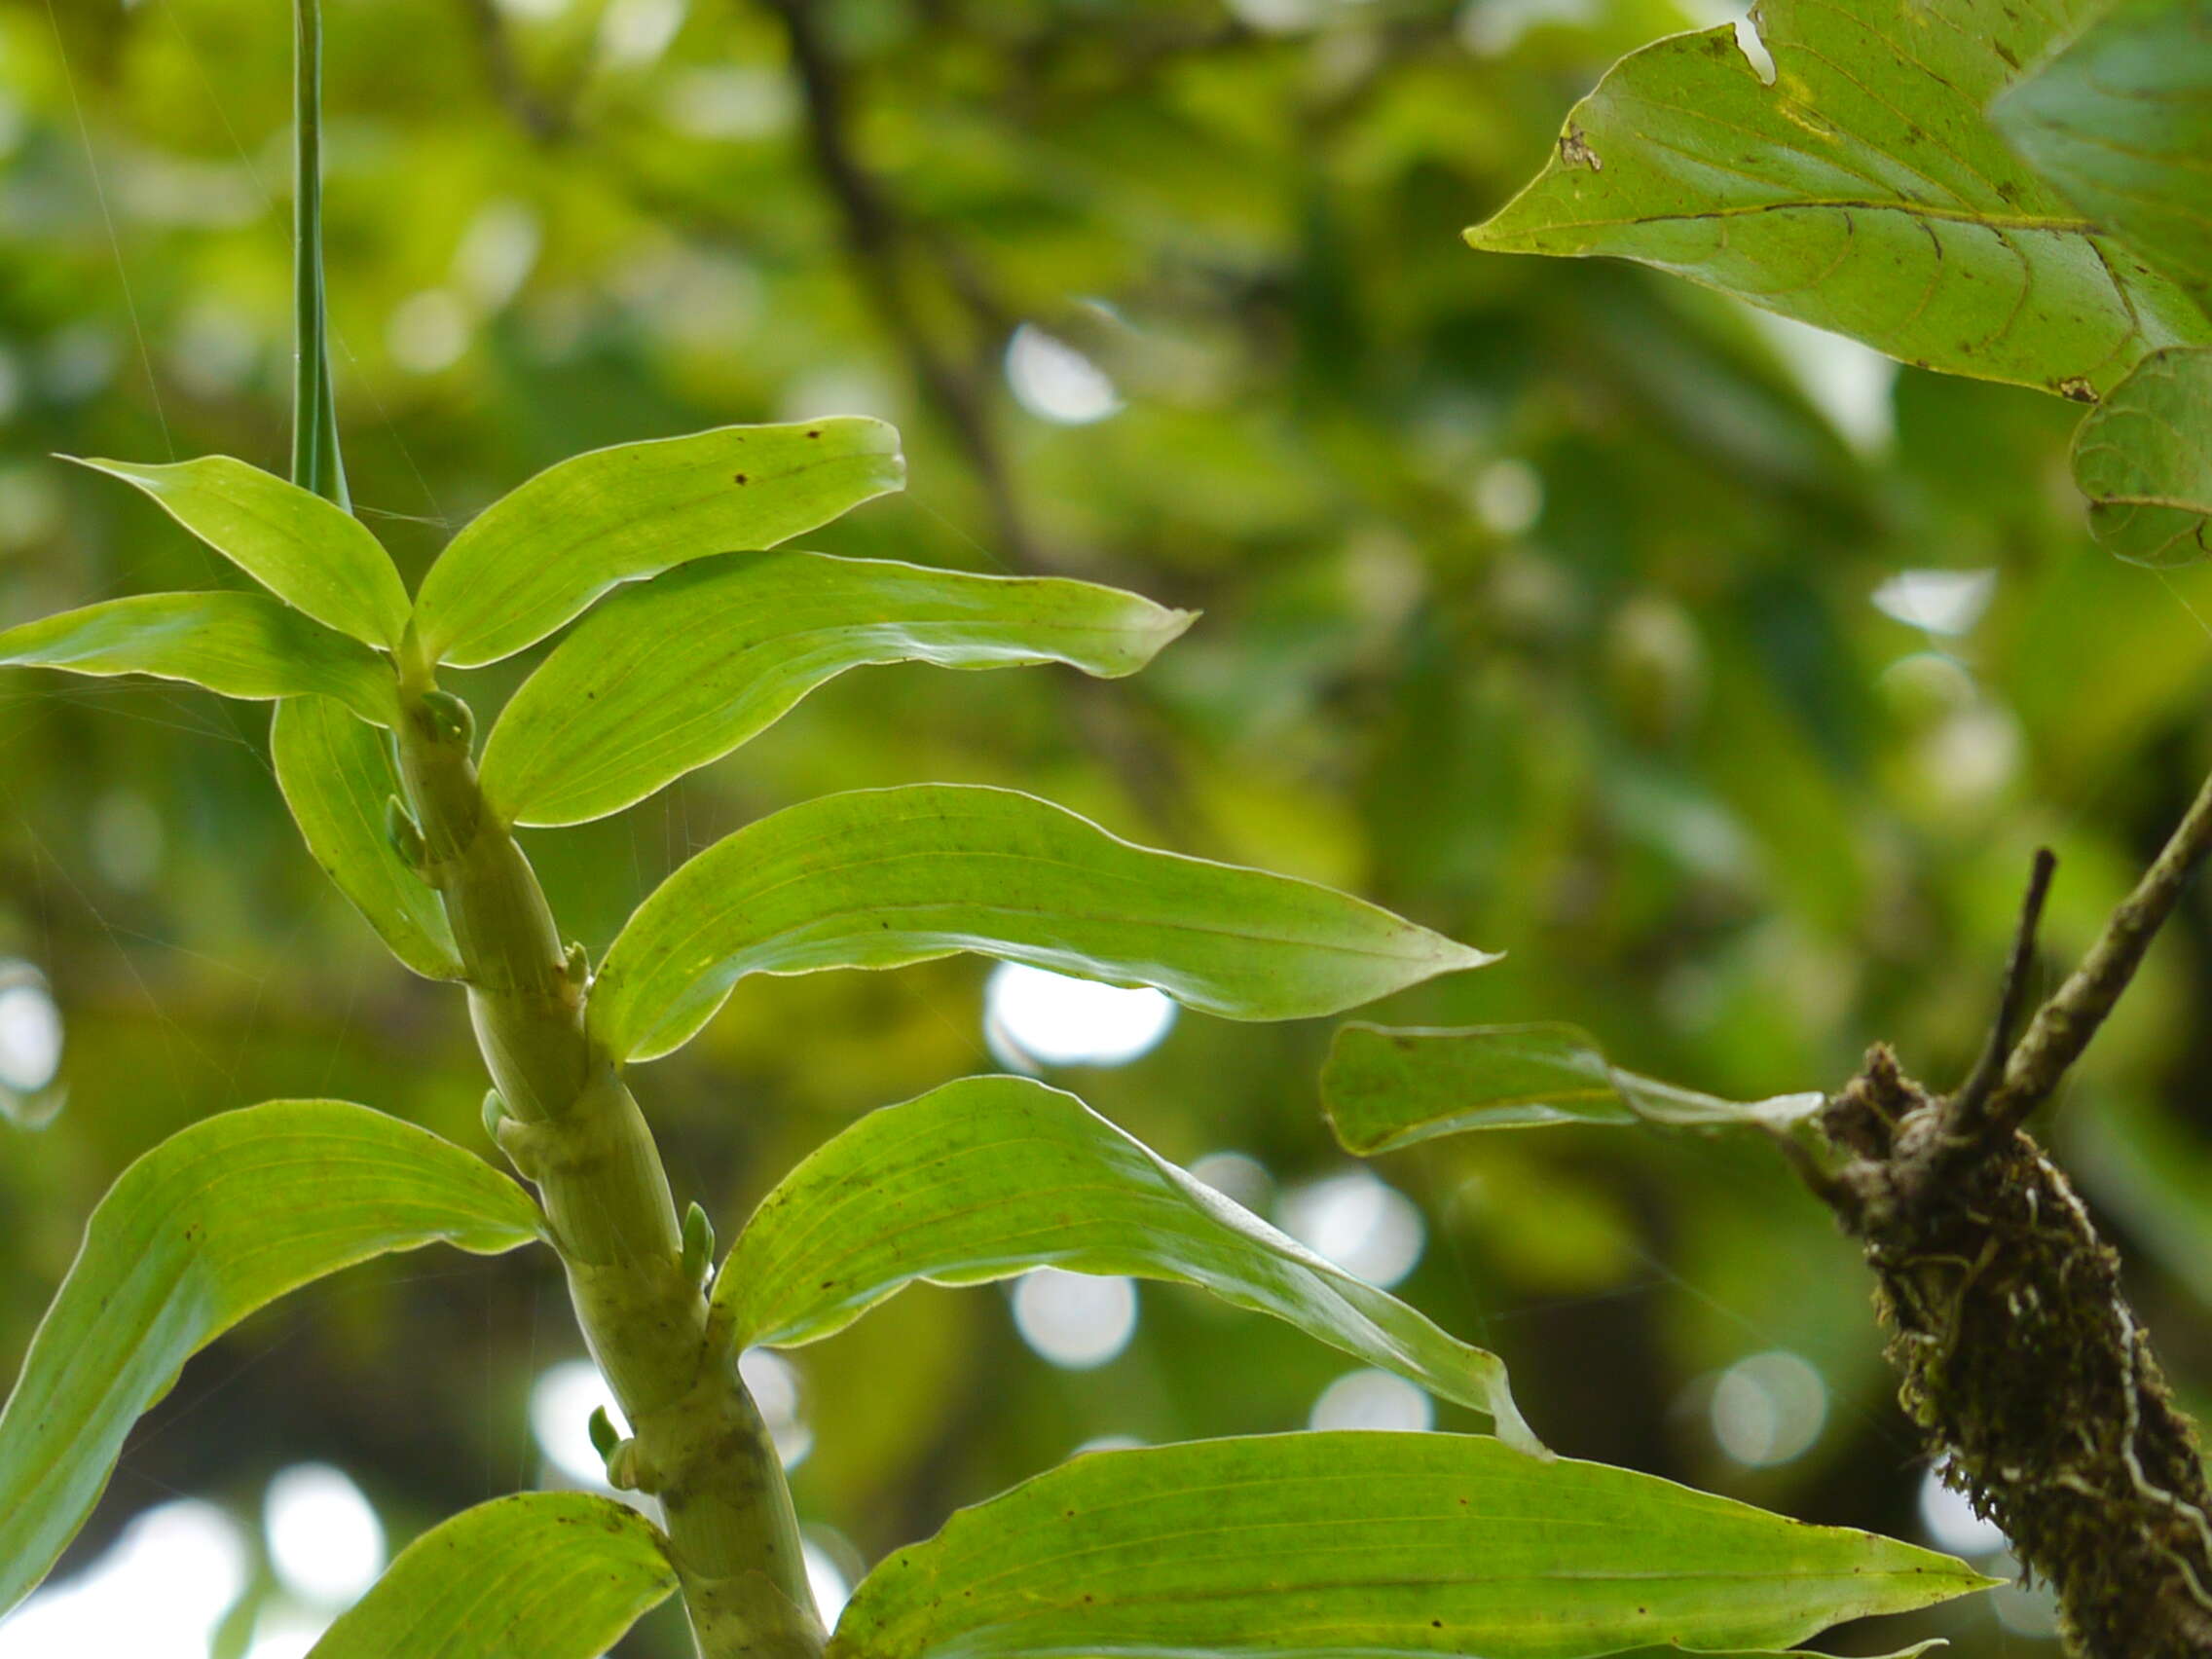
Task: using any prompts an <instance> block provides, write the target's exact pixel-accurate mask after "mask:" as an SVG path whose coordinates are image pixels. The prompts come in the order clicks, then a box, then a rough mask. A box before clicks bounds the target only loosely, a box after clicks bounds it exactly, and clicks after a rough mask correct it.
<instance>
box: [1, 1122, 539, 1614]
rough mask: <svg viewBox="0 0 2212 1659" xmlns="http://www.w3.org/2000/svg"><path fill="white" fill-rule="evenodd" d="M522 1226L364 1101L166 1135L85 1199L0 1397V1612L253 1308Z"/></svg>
mask: <svg viewBox="0 0 2212 1659" xmlns="http://www.w3.org/2000/svg"><path fill="white" fill-rule="evenodd" d="M538 1235H539V1223H538V1215H537V1210H536V1207H535V1205H534V1204H533V1203H532V1202H531V1200H530V1198H529V1197H528V1196H527V1195H526V1194H525V1193H524V1192H523V1190H522V1189H521V1188H520V1187H518V1186H517V1185H516V1184H515V1183H514V1182H513V1181H510V1180H509V1179H507V1178H506V1177H505V1176H504V1175H501V1174H500V1173H499V1172H498V1170H496V1169H494V1168H493V1167H492V1166H491V1165H490V1164H488V1163H486V1162H485V1161H483V1160H482V1159H479V1158H475V1157H472V1156H470V1155H469V1154H468V1153H465V1152H463V1151H461V1148H459V1147H457V1146H453V1145H451V1144H450V1143H448V1142H446V1141H442V1140H440V1139H438V1137H437V1136H435V1135H433V1134H430V1133H428V1132H427V1131H426V1130H424V1129H419V1128H416V1127H415V1126H414V1125H413V1124H404V1123H401V1122H400V1121H399V1120H398V1119H396V1118H389V1117H387V1116H385V1115H384V1114H383V1113H381V1112H372V1111H370V1110H369V1109H368V1108H367V1107H366V1106H350V1105H348V1104H346V1103H345V1102H343V1101H337V1100H278V1101H272V1102H270V1103H269V1104H267V1105H262V1106H252V1107H248V1108H246V1109H245V1110H243V1111H239V1112H227V1113H224V1114H223V1115H222V1116H220V1117H216V1118H209V1119H207V1120H205V1121H204V1122H202V1123H198V1124H193V1125H192V1127H190V1128H188V1129H185V1130H183V1131H181V1132H180V1133H178V1134H175V1135H172V1136H170V1137H169V1138H168V1139H167V1140H166V1141H164V1142H163V1143H162V1144H161V1145H160V1146H158V1147H156V1148H155V1149H154V1150H153V1151H151V1152H149V1153H147V1154H146V1155H145V1156H144V1157H143V1158H141V1159H139V1160H138V1161H137V1162H135V1163H133V1164H131V1165H130V1167H129V1169H126V1170H125V1171H124V1172H123V1174H122V1176H121V1177H120V1178H119V1179H118V1180H117V1181H116V1183H115V1185H114V1186H113V1187H111V1188H109V1189H108V1194H107V1197H105V1198H102V1199H101V1200H100V1202H99V1206H98V1208H96V1209H94V1210H93V1211H92V1222H91V1225H90V1226H89V1227H88V1228H87V1229H86V1233H85V1242H84V1247H83V1248H82V1249H81V1250H79V1252H78V1254H77V1260H76V1263H75V1265H73V1266H72V1267H71V1268H70V1270H69V1275H68V1277H67V1278H65V1279H64V1280H63V1281H62V1284H61V1289H60V1292H59V1293H58V1294H57V1295H56V1296H55V1299H54V1304H53V1306H52V1307H51V1308H49V1309H47V1313H46V1317H45V1319H44V1320H43V1321H41V1323H40V1325H39V1328H38V1331H37V1333H36V1334H35V1335H34V1336H33V1337H32V1338H31V1346H30V1351H29V1353H28V1354H26V1355H25V1356H24V1359H23V1369H22V1374H21V1376H20V1377H19V1378H18V1380H17V1382H16V1387H15V1391H14V1392H13V1393H12V1394H10V1395H9V1397H8V1403H7V1405H6V1407H5V1408H4V1409H0V1612H4V1611H5V1610H6V1609H7V1608H9V1607H12V1606H14V1605H15V1604H16V1603H18V1601H20V1600H21V1599H22V1598H23V1596H24V1595H25V1594H26V1593H28V1592H29V1591H30V1589H31V1588H32V1587H33V1586H34V1585H36V1584H37V1583H38V1581H39V1580H40V1579H41V1578H43V1577H44V1576H45V1575H46V1572H47V1569H48V1568H49V1567H52V1566H53V1565H54V1562H55V1557H57V1556H58V1555H60V1553H61V1550H62V1547H63V1546H64V1545H65V1544H67V1543H68V1542H69V1540H70V1539H71V1538H72V1537H74V1536H75V1535H76V1532H77V1529H78V1528H80V1527H82V1526H83V1525H84V1523H85V1518H86V1517H87V1516H88V1515H90V1514H91V1513H92V1505H93V1504H94V1503H95V1502H96V1501H97V1500H98V1498H99V1494H100V1492H101V1489H102V1488H104V1487H105V1486H106V1485H107V1478H108V1474H109V1471H110V1470H112V1469H113V1468H114V1467H115V1460H116V1457H117V1456H118V1455H119V1454H120V1453H121V1452H122V1450H123V1442H124V1437H125V1436H126V1435H127V1434H129V1430H130V1425H131V1424H132V1423H133V1422H134V1421H136V1420H137V1419H138V1417H139V1415H140V1414H141V1413H143V1412H144V1411H145V1410H146V1409H147V1408H148V1407H149V1406H151V1405H153V1404H154V1402H155V1401H157V1400H159V1399H160V1398H161V1397H162V1396H163V1395H164V1394H166V1393H167V1392H168V1390H169V1386H170V1384H171V1383H174V1382H175V1381H176V1376H177V1372H178V1370H179V1369H180V1368H181V1367H182V1366H183V1364H184V1362H185V1361H186V1360H187V1359H189V1358H191V1357H192V1356H193V1355H194V1354H195V1353H197V1352H199V1351H200V1349H202V1348H203V1347H204V1346H207V1344H208V1343H210V1342H212V1341H213V1340H214V1339H215V1338H216V1337H218V1336H220V1335H222V1333H223V1332H225V1331H227V1330H229V1329H230V1328H231V1327H232V1326H233V1325H235V1324H237V1323H238V1322H239V1321H240V1319H242V1318H244V1317H245V1316H246V1315H247V1314H248V1313H251V1312H252V1311H253V1310H254V1309H257V1308H260V1307H262V1306H264V1305H265V1304H267V1303H270V1302H273V1301H275V1300H276V1298H277V1297H279V1296H281V1295H283V1294H284V1293H285V1292H286V1291H289V1290H294V1289H297V1288H298V1287H299V1286H301V1285H303V1284H306V1283H308V1282H310V1281H311V1280H313V1279H317V1278H320V1277H322V1276H323V1275H324V1274H326V1273H332V1272H337V1271H338V1270H339V1269H340V1268H344V1267H350V1266H351V1265H352V1264H353V1263H355V1262H362V1261H366V1260H367V1259H368V1258H369V1257H371V1256H380V1255H384V1254H386V1253H387V1252H389V1251H393V1250H412V1249H416V1248H418V1247H420V1246H421V1245H424V1244H432V1243H437V1242H440V1241H443V1242H445V1243H449V1244H453V1245H457V1246H459V1247H460V1248H461V1249H463V1250H468V1251H473V1252H475V1253H477V1254H479V1255H484V1254H491V1253H495V1252H498V1251H501V1250H511V1249H513V1248H514V1247H515V1246H516V1245H518V1244H524V1243H528V1242H529V1241H530V1240H531V1239H533V1238H535V1237H537V1236H538Z"/></svg>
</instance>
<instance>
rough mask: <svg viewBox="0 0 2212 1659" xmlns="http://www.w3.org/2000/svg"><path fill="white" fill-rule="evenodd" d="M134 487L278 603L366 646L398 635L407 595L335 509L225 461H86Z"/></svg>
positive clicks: (362, 530) (365, 538) (380, 550)
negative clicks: (294, 608)
mask: <svg viewBox="0 0 2212 1659" xmlns="http://www.w3.org/2000/svg"><path fill="white" fill-rule="evenodd" d="M84 464H85V465H87V466H90V467H92V468H93V469H94V470H95V471H99V472H105V473H107V474H108V475H109V476H111V477H115V478H120V479H122V480H123V481H124V482H125V483H127V484H135V485H136V486H137V487H138V488H139V489H141V490H143V491H145V492H146V494H147V495H149V496H151V497H153V498H154V499H155V500H157V501H159V502H160V503H161V504H162V506H163V508H164V509H165V510H166V512H167V513H168V515H169V516H170V517H171V518H173V519H175V520H176V521H177V523H179V524H181V525H183V526H184V528H185V529H187V530H189V531H190V532H192V534H193V535H197V536H199V537H200V539H201V540H203V541H204V542H206V543H207V545H208V546H210V547H212V548H213V549H214V550H215V551H216V552H218V553H220V554H222V555H223V557H224V558H226V559H229V560H230V561H231V562H232V563H234V564H236V565H237V566H238V567H239V569H240V570H241V571H245V572H246V574H248V575H250V576H251V577H253V578H254V580H256V581H258V582H260V583H261V584H262V586H264V587H266V588H267V589H269V591H270V592H271V593H273V594H275V595H276V597H277V598H278V599H281V600H283V601H284V602H285V603H286V604H287V605H292V606H296V607H298V608H300V609H302V610H304V611H306V612H307V613H308V614H309V615H310V616H313V618H314V619H315V620H316V621H318V622H326V623H328V624H329V625H330V626H331V627H333V628H336V629H337V630H339V631H340V632H341V633H345V634H350V635H352V636H353V638H355V639H356V640H361V641H365V642H366V643H368V644H369V645H386V646H396V645H398V644H399V641H400V637H401V636H402V635H403V634H404V633H405V632H406V630H407V608H408V607H407V589H406V588H405V587H404V586H402V585H401V583H400V580H399V572H398V571H396V570H394V569H393V568H392V563H391V558H390V556H389V555H388V554H387V553H386V552H385V550H384V546H383V544H382V543H380V542H379V541H378V540H377V538H376V537H375V536H373V535H370V534H369V531H368V527H367V526H366V525H364V524H362V523H361V521H360V520H359V519H357V518H355V517H354V516H353V515H352V514H351V513H350V512H347V511H346V510H345V509H344V508H343V507H340V506H337V505H334V504H333V503H331V502H329V501H326V500H324V499H323V498H321V497H320V496H317V495H315V494H313V492H312V491H308V490H303V489H301V488H300V487H299V486H298V485H296V484H290V483H287V482H286V481H285V480H283V479H281V478H278V477H277V476H276V475H275V474H274V473H269V472H264V471H262V470H261V468H260V467H258V466H248V465H247V464H246V463H245V462H244V461H233V460H232V459H231V458H230V457H229V456H227V455H211V456H204V457H203V458H201V459H200V460H198V461H177V462H175V463H173V464H171V465H167V466H149V465H142V464H140V463H138V462H135V461H86V462H84Z"/></svg>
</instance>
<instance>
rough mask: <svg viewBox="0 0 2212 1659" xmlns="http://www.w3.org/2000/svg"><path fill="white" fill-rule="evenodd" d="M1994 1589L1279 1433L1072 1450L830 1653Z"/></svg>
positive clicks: (1281, 1642) (1239, 1650)
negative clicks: (1083, 1451)
mask: <svg viewBox="0 0 2212 1659" xmlns="http://www.w3.org/2000/svg"><path fill="white" fill-rule="evenodd" d="M1992 1582H1994V1581H1993V1580H1991V1579H1987V1578H1984V1577H1983V1576H1982V1575H1981V1574H1979V1573H1977V1572H1975V1571H1974V1570H1973V1569H1972V1567H1968V1566H1967V1565H1966V1564H1965V1563H1964V1562H1959V1561H1954V1560H1952V1559H1951V1558H1950V1557H1948V1556H1940V1555H1936V1554H1935V1553H1933V1552H1931V1551H1928V1550H1923V1549H1917V1548H1915V1547H1914V1546H1913V1545H1911V1544H1905V1543H1899V1542H1897V1541H1896V1540H1894V1539H1890V1538H1881V1537H1877V1536H1875V1535H1874V1534H1873V1533H1871V1532H1862V1531H1854V1530H1844V1529H1841V1528H1835V1527H1808V1526H1804V1525H1802V1524H1800V1523H1797V1522H1794V1521H1790V1520H1788V1519H1787V1518H1785V1517H1783V1516H1780V1515H1771V1514H1768V1513H1767V1512H1766V1511H1764V1510H1759V1509H1753V1508H1751V1506H1750V1505H1749V1504H1743V1503H1737V1502H1734V1501H1733V1500H1731V1499H1728V1498H1724V1497H1714V1496H1711V1495H1709V1494H1707V1493H1699V1492H1692V1491H1691V1490H1689V1489H1688V1488H1687V1487H1679V1486H1677V1485H1675V1484H1674V1483H1673V1482H1671V1481H1663V1480H1659V1479H1656V1478H1655V1477H1653V1476H1650V1475H1641V1474H1637V1473H1635V1472H1634V1471H1632V1470H1628V1469H1615V1468H1608V1467H1606V1466H1605V1465H1604V1464H1600V1463H1583V1462H1573V1461H1567V1460H1559V1461H1553V1462H1542V1461H1539V1460H1537V1459H1536V1458H1533V1457H1524V1456H1520V1455H1519V1454H1518V1453H1515V1452H1513V1451H1511V1450H1509V1449H1508V1448H1506V1447H1505V1446H1504V1445H1503V1444H1502V1443H1500V1442H1498V1441H1495V1440H1491V1439H1487V1438H1478V1437H1472V1436H1462V1435H1449V1434H1379V1433H1357V1432H1354V1433H1330V1434H1285V1435H1274V1436H1270V1437H1264V1438H1259V1439H1247V1440H1203V1441H1197V1442H1193V1443H1190V1444H1186V1445H1179V1446H1160V1447H1148V1448H1145V1449H1143V1450H1139V1451H1130V1452H1097V1453H1092V1454H1090V1455H1088V1456H1081V1457H1077V1458H1076V1459H1075V1460H1074V1461H1072V1462H1069V1463H1066V1464H1063V1465H1062V1466H1061V1467H1059V1468H1057V1469H1054V1470H1052V1471H1051V1473H1050V1474H1046V1475H1041V1476H1039V1477H1038V1478H1037V1479H1035V1480H1032V1481H1028V1482H1025V1483H1024V1484H1023V1485H1021V1486H1018V1487H1015V1488H1014V1490H1013V1491H1012V1492H1009V1493H1006V1494H1004V1495H1003V1496H1000V1497H996V1498H993V1499H991V1500H990V1501H989V1502H987V1503H983V1504H979V1505H977V1507H975V1508H973V1509H964V1510H961V1511H960V1512H959V1513H957V1514H955V1515H954V1516H953V1517H952V1519H951V1520H950V1521H948V1522H947V1523H946V1524H945V1527H944V1530H942V1531H940V1532H939V1533H938V1535H937V1536H936V1537H934V1538H932V1539H930V1540H928V1541H927V1542H925V1543H919V1544H913V1545H909V1546H908V1547H906V1548H904V1549H902V1550H898V1551H895V1552H894V1553H893V1554H892V1555H891V1556H890V1557H889V1558H887V1559H886V1560H885V1561H884V1562H883V1563H882V1564H881V1565H879V1566H878V1567H876V1569H875V1570H874V1571H873V1572H871V1573H870V1574H868V1576H867V1578H866V1580H865V1581H864V1582H863V1583H862V1584H861V1586H860V1588H859V1589H858V1590H857V1591H856V1592H855V1593H854V1595H853V1599H852V1601H851V1602H850V1603H849V1604H847V1606H846V1608H845V1611H844V1615H843V1616H842V1617H841V1618H840V1619H839V1620H838V1622H837V1631H836V1635H835V1637H834V1638H833V1639H832V1641H831V1642H830V1659H953V1656H955V1655H957V1656H958V1659H1020V1656H1028V1655H1037V1656H1040V1659H1042V1656H1043V1655H1048V1654H1052V1655H1066V1654H1095V1653H1111V1654H1115V1655H1119V1656H1121V1659H1170V1656H1172V1659H1215V1656H1220V1659H1229V1656H1232V1655H1239V1654H1254V1655H1258V1654H1270V1655H1309V1656H1311V1659H1324V1656H1326V1659H1343V1656H1344V1655H1346V1654H1359V1655H1362V1656H1364V1659H1395V1656H1399V1655H1403V1656H1406V1659H1413V1656H1416V1655H1428V1654H1457V1655H1479V1656H1480V1659H1583V1656H1594V1655H1600V1654H1622V1653H1629V1652H1634V1651H1635V1650H1638V1649H1659V1650H1666V1649H1669V1648H1679V1647H1688V1648H1693V1649H1694V1648H1705V1649H1721V1650H1726V1649H1730V1648H1735V1649H1743V1648H1753V1649H1757V1648H1779V1647H1787V1646H1788V1645H1790V1644H1791V1643H1793V1642H1796V1641H1801V1640H1803V1639H1804V1638H1806V1637H1808V1636H1811V1635H1813V1634H1814V1633H1815V1632H1817V1631H1820V1630H1822V1629H1824V1628H1825V1627H1826V1626H1828V1625H1832V1624H1839V1623H1841V1622H1843V1621H1844V1620H1846V1619H1855V1618H1863V1617H1866V1616H1867V1615H1869V1614H1875V1613H1895V1612H1904V1611H1908V1610H1910V1609H1912V1608H1915V1607H1924V1606H1927V1605H1929V1604H1933V1603H1936V1602H1941V1601H1946V1600H1948V1599H1949V1598H1951V1597H1953V1596H1958V1595H1962V1594H1964V1593H1966V1592H1968V1591H1971V1590H1976V1589H1980V1588H1982V1587H1983V1586H1985V1585H1988V1584H1990V1583H1992Z"/></svg>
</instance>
